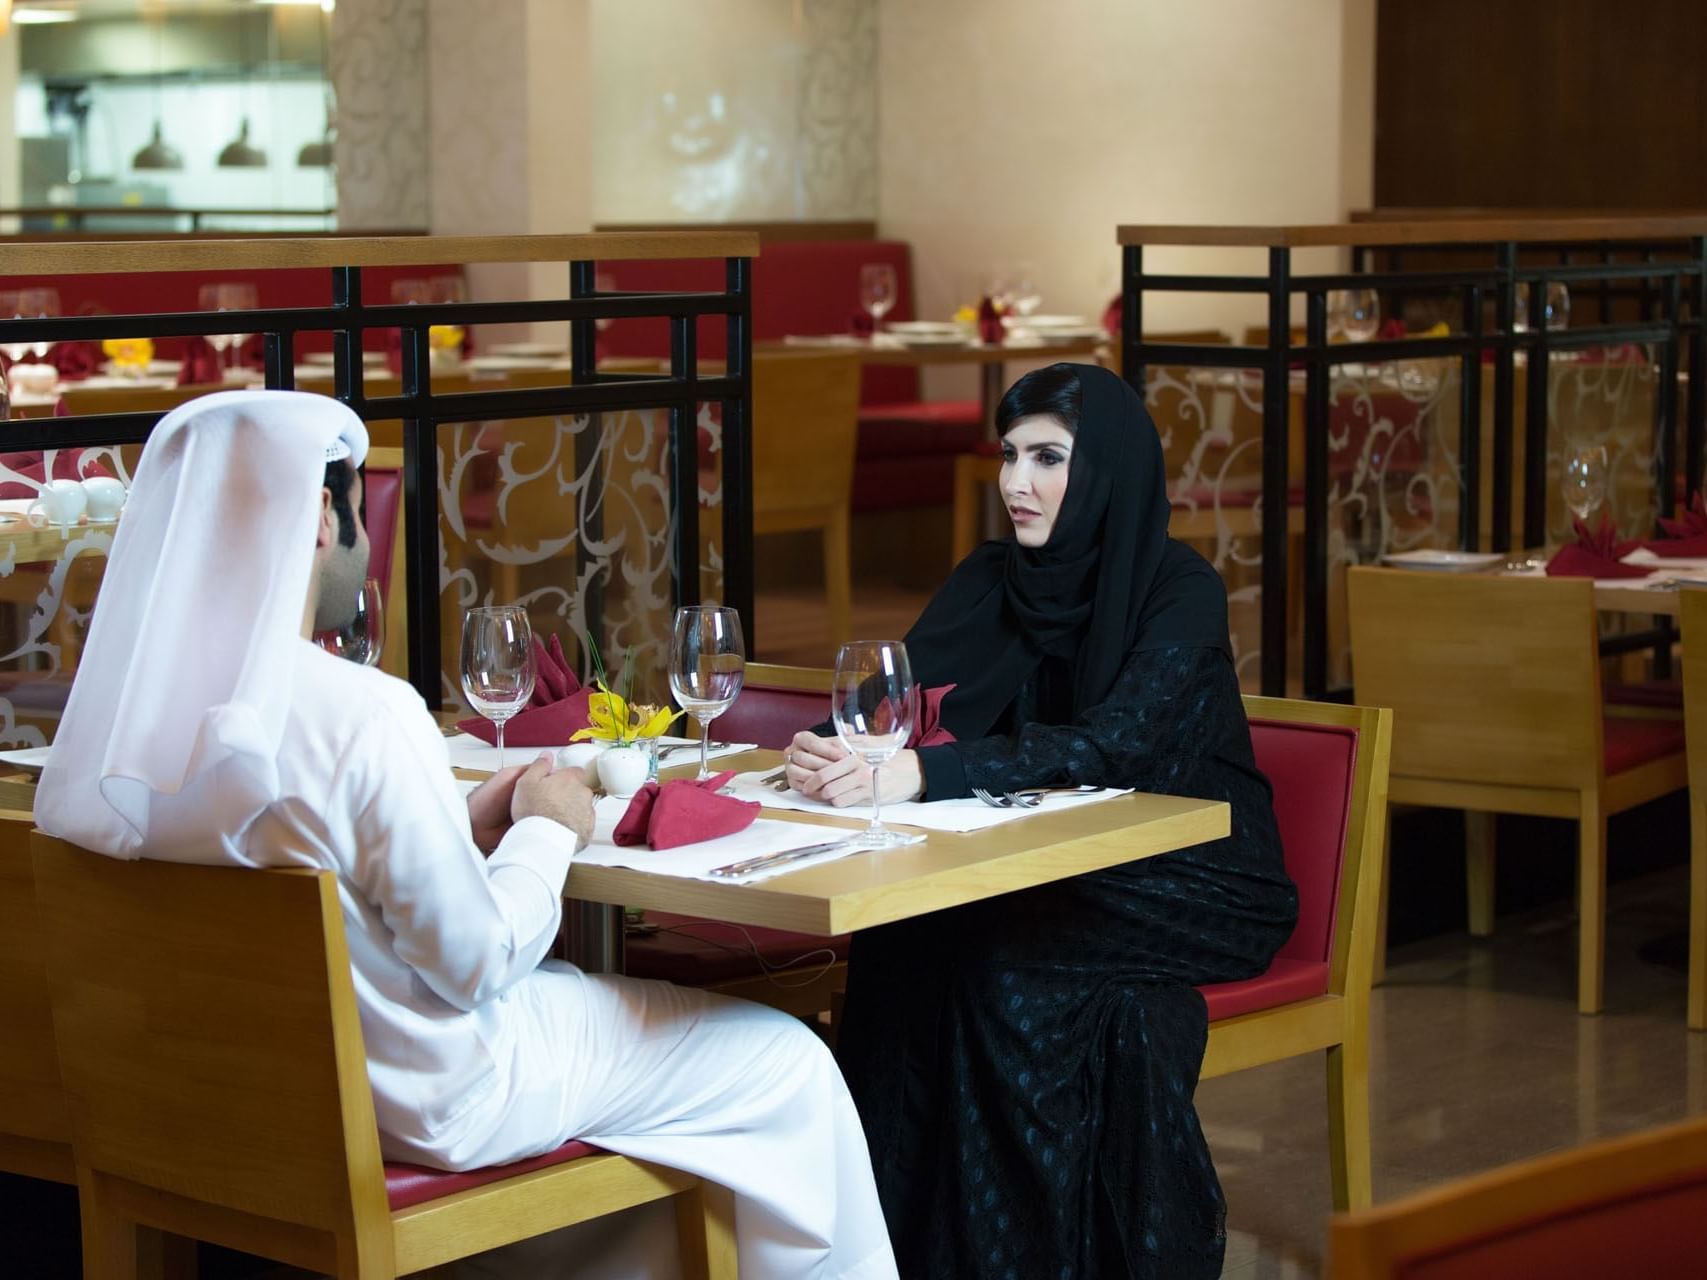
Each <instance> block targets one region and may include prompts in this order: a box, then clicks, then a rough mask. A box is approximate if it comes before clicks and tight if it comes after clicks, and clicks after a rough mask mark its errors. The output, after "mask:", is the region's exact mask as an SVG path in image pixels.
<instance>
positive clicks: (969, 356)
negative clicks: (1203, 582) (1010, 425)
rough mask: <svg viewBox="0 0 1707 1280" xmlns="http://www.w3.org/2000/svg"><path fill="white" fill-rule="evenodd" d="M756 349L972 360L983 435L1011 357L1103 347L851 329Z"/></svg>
mask: <svg viewBox="0 0 1707 1280" xmlns="http://www.w3.org/2000/svg"><path fill="white" fill-rule="evenodd" d="M753 347H754V350H757V351H820V352H848V351H852V352H855V353H856V354H857V355H858V356H859V361H860V364H861V365H877V366H882V367H886V368H910V369H922V368H930V367H938V366H944V367H948V366H956V365H976V366H977V368H978V372H979V383H978V404H979V410H980V413H981V415H982V419H983V424H984V436H985V439H987V440H994V439H995V438H996V406H997V405H998V404H1000V403H1001V399H1002V394H1003V392H1005V391H1006V390H1007V388H1008V375H1007V365H1008V362H1009V361H1010V360H1012V361H1043V362H1046V363H1053V362H1054V361H1056V360H1070V359H1073V358H1075V357H1083V356H1090V357H1093V358H1094V357H1097V356H1100V355H1103V354H1105V353H1106V352H1107V351H1108V349H1109V342H1108V339H1107V338H1105V337H1101V336H1098V337H1077V336H1075V337H1072V338H1060V339H1052V340H1050V341H1047V342H1045V341H1043V340H1041V339H1036V338H1009V339H1008V340H1007V341H1005V342H975V341H971V340H968V341H966V342H963V343H954V344H949V343H942V342H930V343H928V344H926V343H909V342H905V341H903V340H901V339H899V338H895V337H892V336H891V335H888V334H880V335H878V336H876V337H872V338H861V337H855V336H854V335H852V334H845V333H842V334H823V335H811V334H801V335H791V336H789V337H786V338H783V339H781V340H771V341H765V342H755V343H754V344H753Z"/></svg>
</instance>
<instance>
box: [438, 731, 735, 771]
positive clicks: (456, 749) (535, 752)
mask: <svg viewBox="0 0 1707 1280" xmlns="http://www.w3.org/2000/svg"><path fill="white" fill-rule="evenodd" d="M658 741H659V742H660V743H661V744H662V746H663V747H683V748H686V747H689V746H692V747H693V750H691V751H688V750H681V751H672V752H670V754H669V755H667V756H665V757H664V758H663V759H662V760H661V761H660V763H661V764H662V765H663V766H664V767H665V768H671V769H673V768H675V766H677V765H679V764H694V763H697V762H698V760H699V742H698V740H697V739H694V738H660V739H658ZM568 745H569V744H568V743H564V744H562V746H568ZM756 745H757V744H756V743H752V742H726V743H724V744H723V745H722V746H720V747H713V748H712V749H711V751H710V758H711V759H713V760H715V759H717V757H718V756H731V755H739V754H740V753H741V752H743V751H751V750H752V749H753V748H754V747H755V746H756ZM445 746H446V747H448V748H449V749H450V763H451V768H453V769H472V770H476V771H478V772H480V773H492V772H494V771H495V770H496V769H497V768H498V748H497V747H489V746H487V745H486V744H485V743H484V742H482V741H481V740H480V739H479V738H476V737H475V736H474V735H473V734H472V733H459V734H457V735H456V736H454V737H451V738H446V739H445ZM561 749H562V748H561V747H518V746H517V745H516V744H515V743H513V742H507V743H505V744H504V763H505V764H506V765H511V764H532V763H533V762H534V761H535V760H537V759H538V758H539V753H540V752H542V751H558V750H561Z"/></svg>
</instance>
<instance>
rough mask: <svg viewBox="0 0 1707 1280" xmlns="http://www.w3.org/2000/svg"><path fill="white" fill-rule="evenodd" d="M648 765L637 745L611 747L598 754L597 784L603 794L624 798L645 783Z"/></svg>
mask: <svg viewBox="0 0 1707 1280" xmlns="http://www.w3.org/2000/svg"><path fill="white" fill-rule="evenodd" d="M650 767H651V766H650V762H649V761H648V760H647V759H646V753H645V752H644V751H642V750H641V749H640V748H639V747H611V748H610V749H608V750H607V751H605V752H603V753H602V754H601V755H600V756H599V785H600V786H601V787H603V788H604V789H605V794H607V795H613V796H616V797H618V798H619V799H625V798H627V797H628V796H631V795H633V794H634V793H635V792H636V791H638V790H640V788H641V787H643V786H645V785H646V775H647V773H648V772H649V771H650Z"/></svg>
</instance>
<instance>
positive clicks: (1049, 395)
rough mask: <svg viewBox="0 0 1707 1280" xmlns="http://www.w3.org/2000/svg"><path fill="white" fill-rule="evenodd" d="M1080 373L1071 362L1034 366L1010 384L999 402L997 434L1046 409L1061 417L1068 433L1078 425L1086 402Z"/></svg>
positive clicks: (1076, 429) (1047, 412)
mask: <svg viewBox="0 0 1707 1280" xmlns="http://www.w3.org/2000/svg"><path fill="white" fill-rule="evenodd" d="M1083 399H1084V397H1083V395H1082V394H1081V392H1080V390H1079V375H1078V374H1076V373H1074V372H1073V366H1072V365H1069V364H1052V365H1050V366H1049V367H1048V368H1046V369H1034V370H1032V371H1031V372H1030V373H1028V374H1026V375H1025V377H1023V378H1021V379H1020V380H1019V381H1018V382H1016V383H1014V384H1013V386H1011V387H1009V388H1008V393H1007V394H1006V395H1005V396H1003V397H1002V402H1001V403H1000V404H999V405H997V406H996V434H997V435H999V436H1005V435H1007V433H1008V428H1009V427H1011V426H1013V424H1014V423H1016V422H1018V421H1019V420H1020V419H1021V418H1029V417H1031V416H1032V415H1034V414H1039V413H1046V414H1048V415H1049V416H1051V417H1053V418H1059V419H1060V420H1061V425H1062V426H1064V427H1066V428H1067V430H1068V432H1069V433H1073V432H1077V431H1078V429H1079V406H1080V404H1081V403H1083Z"/></svg>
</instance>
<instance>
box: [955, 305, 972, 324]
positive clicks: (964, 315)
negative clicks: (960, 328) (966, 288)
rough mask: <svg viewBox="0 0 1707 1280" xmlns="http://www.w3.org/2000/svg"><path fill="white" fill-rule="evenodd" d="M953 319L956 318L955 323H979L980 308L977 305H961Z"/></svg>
mask: <svg viewBox="0 0 1707 1280" xmlns="http://www.w3.org/2000/svg"><path fill="white" fill-rule="evenodd" d="M953 320H954V323H955V324H977V323H978V308H977V307H961V308H960V309H959V310H958V311H956V312H955V313H954V316H953Z"/></svg>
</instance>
